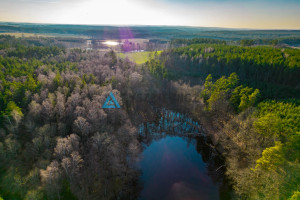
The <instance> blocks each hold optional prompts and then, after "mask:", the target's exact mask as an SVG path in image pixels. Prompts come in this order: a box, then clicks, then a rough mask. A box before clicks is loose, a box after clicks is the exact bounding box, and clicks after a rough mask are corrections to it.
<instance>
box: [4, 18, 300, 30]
mask: <svg viewBox="0 0 300 200" xmlns="http://www.w3.org/2000/svg"><path fill="white" fill-rule="evenodd" d="M0 23H15V24H45V25H77V26H111V27H122V26H128V27H130V26H132V27H134V26H136V27H138V26H149V27H151V26H152V27H185V28H212V29H213V28H215V29H234V30H245V31H255V30H257V31H263V30H266V31H280V30H282V31H300V28H299V29H293V28H278V29H276V28H245V27H241V28H232V27H216V26H193V25H154V24H88V23H86V24H82V23H78V24H74V23H53V22H15V21H1V20H0Z"/></svg>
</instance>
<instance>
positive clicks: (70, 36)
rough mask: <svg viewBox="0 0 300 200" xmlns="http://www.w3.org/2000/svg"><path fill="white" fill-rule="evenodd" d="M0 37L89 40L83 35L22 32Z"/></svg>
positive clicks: (8, 33) (6, 33) (5, 33)
mask: <svg viewBox="0 0 300 200" xmlns="http://www.w3.org/2000/svg"><path fill="white" fill-rule="evenodd" d="M0 35H10V36H15V37H16V38H21V37H25V38H29V37H52V38H54V37H59V38H66V37H67V38H82V39H88V37H87V36H82V35H71V34H55V33H54V34H51V33H50V34H48V33H45V34H37V33H22V32H16V33H10V32H4V33H0Z"/></svg>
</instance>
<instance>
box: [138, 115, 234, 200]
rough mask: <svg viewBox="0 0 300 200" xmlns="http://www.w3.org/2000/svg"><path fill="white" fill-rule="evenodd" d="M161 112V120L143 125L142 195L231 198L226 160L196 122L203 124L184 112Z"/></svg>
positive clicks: (151, 198) (152, 198)
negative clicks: (225, 178)
mask: <svg viewBox="0 0 300 200" xmlns="http://www.w3.org/2000/svg"><path fill="white" fill-rule="evenodd" d="M159 113H160V118H159V120H158V121H156V122H148V123H145V124H142V125H141V126H140V135H141V141H142V144H144V151H143V153H142V155H141V158H140V161H139V163H138V164H139V168H140V169H141V171H142V175H141V177H140V181H141V183H142V185H143V189H142V191H141V193H140V197H139V199H140V200H156V199H158V200H206V199H207V200H214V199H216V200H217V199H229V197H228V194H229V189H228V185H227V184H226V181H225V180H224V178H223V176H224V175H223V174H224V167H222V166H223V164H224V163H223V160H222V158H221V157H220V155H218V153H217V152H216V151H215V150H214V149H213V148H212V147H211V146H210V145H209V141H208V139H207V138H206V137H205V136H203V135H201V134H199V131H198V129H197V128H195V126H194V125H199V124H198V123H197V122H194V121H193V120H191V119H190V118H189V117H187V116H185V115H183V114H180V113H174V112H172V111H168V110H162V111H160V112H159ZM191 132H195V135H196V136H195V137H191ZM186 133H188V135H189V136H185V134H186ZM159 136H160V137H159ZM220 166H221V168H220Z"/></svg>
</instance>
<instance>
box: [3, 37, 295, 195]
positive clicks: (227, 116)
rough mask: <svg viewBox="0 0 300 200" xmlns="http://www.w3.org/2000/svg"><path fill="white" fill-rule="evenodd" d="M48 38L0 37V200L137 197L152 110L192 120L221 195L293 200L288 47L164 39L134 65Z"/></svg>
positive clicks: (292, 60) (291, 56) (291, 63)
mask: <svg viewBox="0 0 300 200" xmlns="http://www.w3.org/2000/svg"><path fill="white" fill-rule="evenodd" d="M49 40H52V39H49V38H48V39H47V38H45V39H39V42H37V41H36V40H35V42H32V41H31V40H30V39H24V38H23V39H22V38H20V39H17V38H14V37H9V36H0V69H1V70H0V127H1V128H0V160H1V162H0V199H1V197H3V199H5V200H6V199H26V200H29V199H30V200H32V199H137V197H138V194H139V191H140V189H141V187H142V186H141V185H140V184H139V182H138V178H139V175H140V173H141V172H140V171H139V170H138V169H137V168H136V166H135V163H136V159H137V157H138V155H139V154H140V153H141V151H142V146H141V143H140V141H139V137H138V131H137V125H138V124H140V123H142V122H143V121H147V120H148V119H150V118H152V117H153V114H152V111H151V106H153V105H155V106H158V107H159V106H161V107H162V106H165V107H172V108H173V109H175V110H180V111H182V110H184V111H185V112H186V113H188V114H189V115H191V116H192V117H193V118H195V119H197V120H198V121H199V122H201V124H202V125H203V127H204V128H205V130H206V134H207V135H208V136H209V137H210V138H211V140H212V146H213V148H215V149H216V150H217V151H218V152H219V153H220V154H221V155H222V156H223V157H224V159H225V163H224V167H225V168H226V176H227V177H228V178H229V180H230V183H231V185H232V187H233V189H234V194H232V195H231V198H232V199H274V200H276V199H290V200H294V199H299V198H300V191H299V189H300V171H299V169H300V164H299V159H300V154H299V153H300V145H299V144H300V100H299V98H300V96H299V94H300V82H299V80H300V68H299V67H300V50H298V49H291V48H283V47H280V48H278V47H274V46H250V47H245V46H238V45H235V46H232V45H226V43H225V42H223V41H218V40H210V39H206V40H197V39H196V40H191V41H189V40H174V41H176V42H177V44H178V45H179V44H180V45H182V44H183V43H185V44H184V45H182V46H183V47H179V48H172V49H168V50H165V51H163V52H162V53H161V54H159V55H158V54H154V56H153V57H152V58H151V59H150V60H149V61H148V62H147V63H146V64H142V65H136V64H135V63H133V62H131V61H129V60H128V59H121V58H118V57H117V54H116V53H115V52H113V51H107V52H99V51H85V50H81V49H66V48H64V47H63V45H60V43H59V41H57V40H55V41H56V43H55V45H53V44H52V43H51V42H49ZM195 43H196V44H195ZM51 44H52V45H51ZM111 91H112V92H113V94H114V95H115V97H116V99H117V101H118V102H119V104H120V105H121V109H102V108H101V107H102V105H103V103H104V102H105V100H106V98H107V96H108V94H109V93H110V92H111Z"/></svg>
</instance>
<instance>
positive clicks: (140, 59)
mask: <svg viewBox="0 0 300 200" xmlns="http://www.w3.org/2000/svg"><path fill="white" fill-rule="evenodd" d="M154 53H155V52H154V51H144V52H130V53H118V56H119V57H120V58H126V57H128V58H129V60H131V61H133V62H135V63H136V64H143V63H145V62H147V61H148V60H149V59H150V58H153V57H154ZM159 54H161V51H157V55H159Z"/></svg>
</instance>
